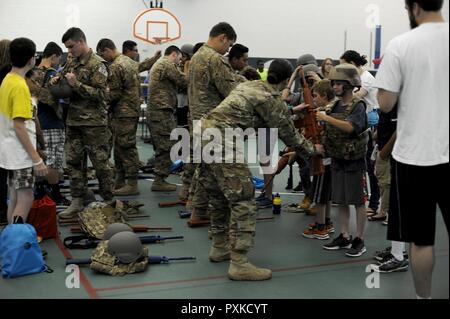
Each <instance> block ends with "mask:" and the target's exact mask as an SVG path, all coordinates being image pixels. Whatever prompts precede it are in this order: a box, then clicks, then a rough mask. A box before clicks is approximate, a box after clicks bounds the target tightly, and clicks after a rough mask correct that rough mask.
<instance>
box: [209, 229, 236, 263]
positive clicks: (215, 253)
mask: <svg viewBox="0 0 450 319" xmlns="http://www.w3.org/2000/svg"><path fill="white" fill-rule="evenodd" d="M211 237H212V238H211V239H212V246H211V249H210V251H209V260H210V261H211V262H213V263H219V262H222V261H227V260H230V258H231V255H230V244H229V241H228V234H214V235H211Z"/></svg>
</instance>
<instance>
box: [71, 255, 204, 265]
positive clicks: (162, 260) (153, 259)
mask: <svg viewBox="0 0 450 319" xmlns="http://www.w3.org/2000/svg"><path fill="white" fill-rule="evenodd" d="M196 259H197V258H196V257H166V256H148V263H149V264H151V265H158V264H168V263H170V262H171V261H173V260H196ZM90 264H91V259H90V258H86V259H66V265H90Z"/></svg>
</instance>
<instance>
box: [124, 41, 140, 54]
mask: <svg viewBox="0 0 450 319" xmlns="http://www.w3.org/2000/svg"><path fill="white" fill-rule="evenodd" d="M135 47H137V43H136V42H134V41H131V40H127V41H124V42H123V43H122V53H123V54H125V53H126V52H127V51H133V49H134V48H135Z"/></svg>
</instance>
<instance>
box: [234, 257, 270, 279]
mask: <svg viewBox="0 0 450 319" xmlns="http://www.w3.org/2000/svg"><path fill="white" fill-rule="evenodd" d="M228 278H230V279H231V280H246V281H259V280H268V279H270V278H272V270H270V269H265V268H258V267H256V266H254V265H252V264H251V263H250V262H249V261H248V258H247V252H246V251H231V262H230V267H229V268H228Z"/></svg>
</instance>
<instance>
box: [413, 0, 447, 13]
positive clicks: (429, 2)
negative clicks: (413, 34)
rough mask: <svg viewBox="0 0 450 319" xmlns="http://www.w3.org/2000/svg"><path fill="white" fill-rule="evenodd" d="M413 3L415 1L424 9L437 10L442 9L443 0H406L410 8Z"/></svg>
mask: <svg viewBox="0 0 450 319" xmlns="http://www.w3.org/2000/svg"><path fill="white" fill-rule="evenodd" d="M414 3H417V4H418V5H419V7H421V8H422V9H423V10H425V11H439V10H441V9H442V5H443V3H444V0H406V5H407V6H408V7H409V8H412V7H413V4H414Z"/></svg>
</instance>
